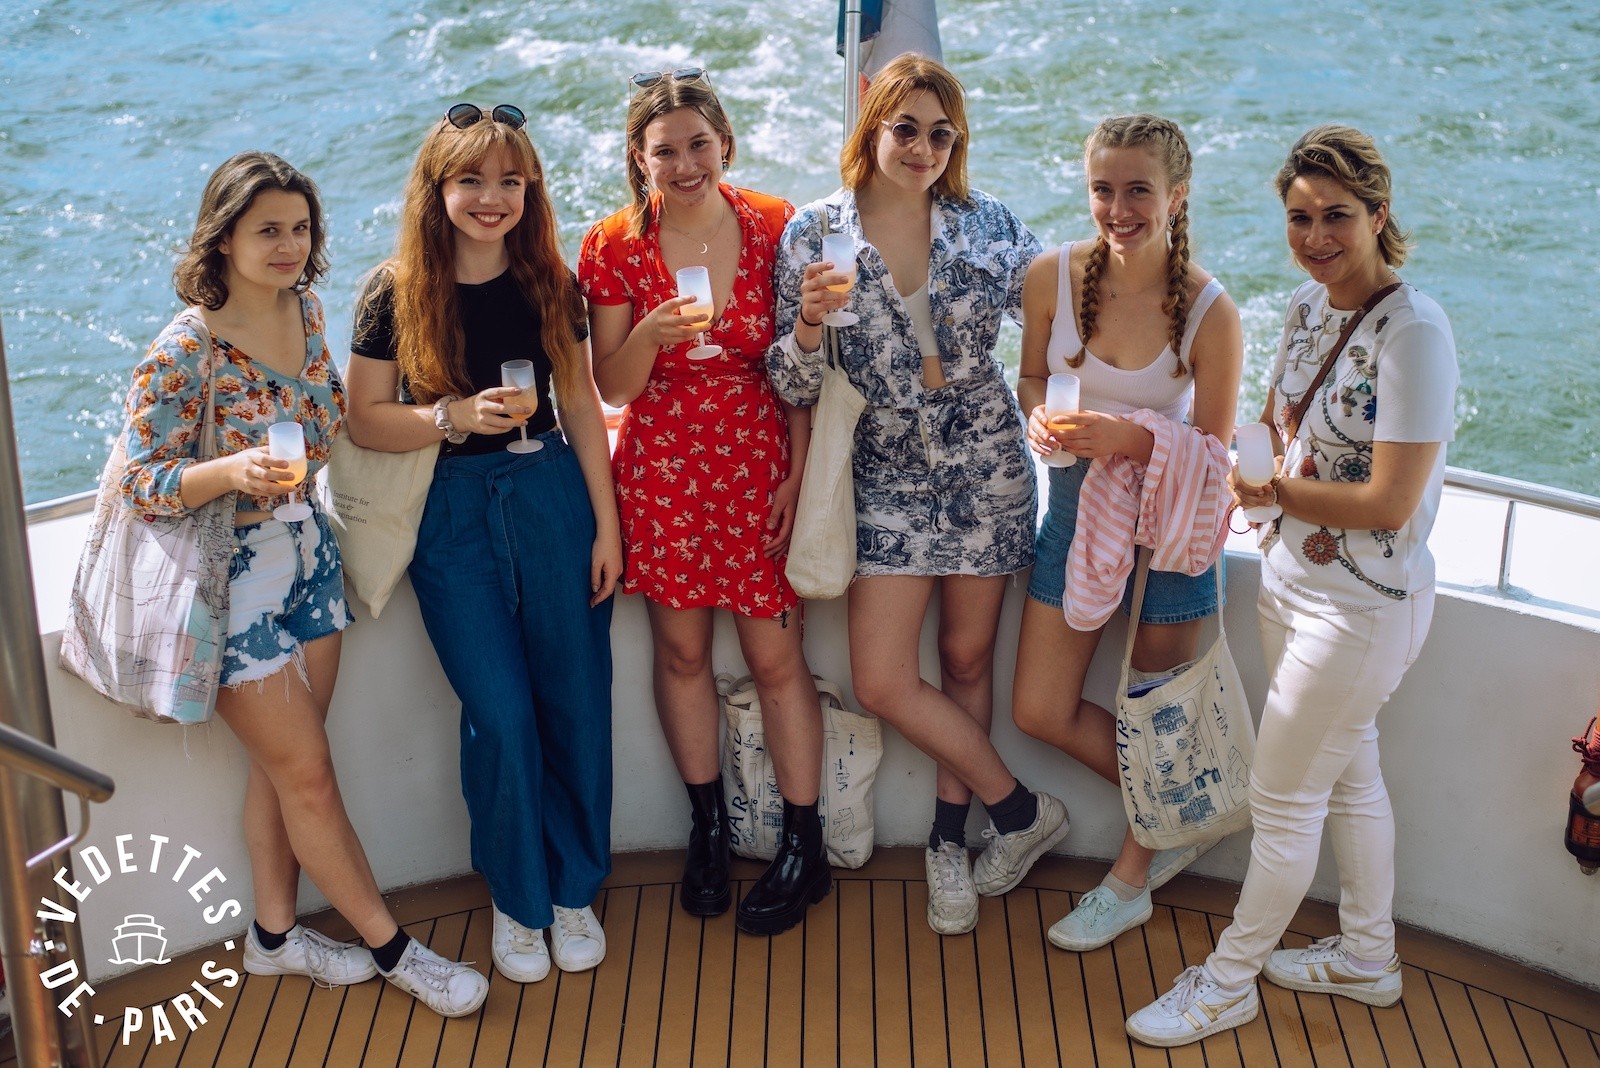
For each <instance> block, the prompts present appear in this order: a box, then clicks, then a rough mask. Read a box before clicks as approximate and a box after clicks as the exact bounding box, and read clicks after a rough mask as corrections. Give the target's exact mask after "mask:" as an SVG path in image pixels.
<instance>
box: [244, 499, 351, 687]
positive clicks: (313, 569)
mask: <svg viewBox="0 0 1600 1068" xmlns="http://www.w3.org/2000/svg"><path fill="white" fill-rule="evenodd" d="M353 619H354V617H353V616H351V614H350V609H349V607H348V606H347V605H346V603H345V599H344V569H343V568H342V567H340V565H339V543H338V542H337V541H335V540H334V536H333V530H332V529H331V528H330V527H329V526H328V520H327V517H326V516H324V515H323V514H322V513H321V512H320V511H318V512H316V513H314V514H313V516H312V518H311V519H308V520H305V521H304V522H300V523H282V522H279V521H278V520H276V519H268V520H264V521H263V522H260V523H253V524H251V525H250V526H247V527H238V528H236V529H235V530H234V532H233V562H232V565H231V566H230V568H229V571H228V644H227V646H226V647H225V648H224V650H223V654H222V685H224V686H239V685H241V684H243V683H247V682H259V681H261V680H262V679H265V678H268V677H270V676H272V675H274V674H276V673H277V672H278V671H280V670H282V668H283V666H284V665H285V664H289V663H293V664H295V665H296V667H297V669H298V670H299V671H300V672H301V674H302V676H303V675H304V672H305V658H304V655H303V654H302V652H301V648H302V647H303V646H304V645H305V644H306V643H307V642H312V641H315V640H316V639H318V638H322V637H326V636H327V635H329V634H337V633H338V632H339V631H341V630H344V628H346V627H348V626H349V625H350V623H351V621H352V620H353Z"/></svg>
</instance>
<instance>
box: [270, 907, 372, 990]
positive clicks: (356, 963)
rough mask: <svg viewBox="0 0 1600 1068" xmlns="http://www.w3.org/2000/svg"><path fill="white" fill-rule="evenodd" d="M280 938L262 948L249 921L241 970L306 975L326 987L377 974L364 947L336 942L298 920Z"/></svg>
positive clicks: (360, 979)
mask: <svg viewBox="0 0 1600 1068" xmlns="http://www.w3.org/2000/svg"><path fill="white" fill-rule="evenodd" d="M283 938H284V941H283V945H281V946H279V947H278V948H277V949H274V950H271V951H270V952H269V951H268V950H265V949H262V948H261V943H260V941H259V940H257V938H256V925H255V924H253V923H252V924H251V925H250V926H249V927H248V928H246V929H245V937H244V970H245V971H247V972H249V973H250V974H251V975H306V976H310V977H311V981H312V982H313V983H316V984H317V985H318V986H326V987H335V986H349V985H350V984H352V983H364V982H366V981H367V980H368V979H371V978H372V977H373V976H374V975H377V974H378V966H377V965H376V964H374V963H373V961H372V954H371V953H370V952H368V951H367V950H366V948H365V947H362V946H358V945H355V944H353V943H350V942H336V941H334V940H333V939H331V938H329V937H328V936H327V935H325V934H322V933H321V932H318V931H313V930H311V929H310V928H308V927H302V926H300V925H299V924H298V923H297V924H295V925H294V926H293V927H291V928H289V933H288V934H286V935H284V936H283Z"/></svg>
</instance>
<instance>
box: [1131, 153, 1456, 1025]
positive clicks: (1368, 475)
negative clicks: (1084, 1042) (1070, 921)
mask: <svg viewBox="0 0 1600 1068" xmlns="http://www.w3.org/2000/svg"><path fill="white" fill-rule="evenodd" d="M1276 187H1277V190H1278V194H1279V196H1280V197H1281V198H1282V200H1283V204H1284V208H1285V209H1286V213H1287V222H1288V240H1289V249H1290V252H1291V253H1292V254H1293V255H1294V258H1295V261H1296V262H1297V263H1298V264H1299V265H1300V266H1301V267H1302V268H1303V269H1304V270H1305V271H1306V272H1307V273H1308V274H1309V275H1310V276H1311V281H1309V282H1307V283H1305V284H1304V285H1302V286H1301V287H1300V288H1299V289H1298V290H1296V292H1295V294H1294V297H1293V298H1292V299H1291V301H1290V304H1289V313H1288V316H1287V318H1286V321H1285V323H1284V330H1283V339H1282V342H1281V344H1280V345H1279V349H1278V356H1277V360H1276V362H1275V363H1274V365H1273V371H1272V389H1271V391H1270V392H1269V393H1268V395H1267V404H1266V407H1265V409H1264V410H1263V412H1262V415H1261V421H1262V422H1264V423H1268V424H1270V425H1271V426H1272V427H1273V428H1274V429H1275V430H1276V431H1277V432H1278V435H1279V441H1280V442H1281V443H1282V446H1283V455H1282V456H1281V458H1280V467H1279V473H1278V475H1277V476H1276V477H1275V478H1273V479H1272V481H1271V483H1270V484H1268V485H1265V486H1250V485H1247V484H1245V483H1243V482H1241V481H1240V479H1239V472H1238V469H1237V468H1236V469H1235V470H1234V472H1233V475H1232V477H1231V482H1232V484H1233V487H1234V496H1235V497H1236V498H1237V499H1238V501H1239V503H1240V504H1241V505H1243V506H1246V507H1255V506H1260V505H1267V504H1271V503H1273V502H1274V501H1275V502H1276V503H1277V504H1278V505H1279V506H1280V507H1281V508H1282V509H1283V515H1282V517H1281V518H1279V519H1277V520H1274V521H1273V522H1272V523H1271V524H1269V525H1268V526H1267V527H1266V528H1265V529H1264V530H1263V535H1264V536H1263V538H1262V542H1261V553H1262V566H1261V594H1260V603H1259V608H1260V613H1261V639H1262V646H1263V651H1264V653H1265V658H1266V663H1267V665H1268V667H1269V670H1270V678H1271V685H1270V689H1269V691H1268V694H1267V701H1266V707H1265V709H1264V711H1263V712H1262V717H1261V729H1260V733H1259V737H1258V740H1257V744H1256V759H1255V765H1254V766H1253V767H1252V769H1251V776H1250V810H1251V815H1252V817H1253V818H1254V821H1255V840H1254V843H1253V845H1252V848H1251V858H1250V869H1249V871H1248V873H1247V874H1246V876H1245V881H1244V887H1243V889H1242V890H1241V892H1240V895H1239V904H1238V906H1237V907H1236V908H1235V910H1234V916H1233V923H1232V924H1231V925H1230V926H1229V927H1228V929H1227V930H1225V931H1224V932H1223V933H1222V937H1221V938H1220V939H1219V940H1218V942H1217V948H1216V950H1215V951H1214V952H1213V953H1212V954H1211V956H1210V957H1209V958H1207V960H1206V962H1205V963H1204V964H1202V965H1196V966H1194V967H1191V968H1189V969H1188V970H1187V971H1185V972H1184V973H1183V974H1182V975H1180V976H1179V977H1178V979H1177V982H1176V985H1175V986H1174V987H1173V989H1172V990H1170V991H1169V992H1167V993H1166V994H1164V995H1163V996H1162V997H1161V998H1159V999H1158V1000H1157V1001H1155V1002H1154V1003H1153V1004H1151V1005H1148V1006H1146V1007H1145V1008H1143V1009H1140V1010H1139V1011H1138V1012H1136V1013H1134V1014H1133V1015H1132V1016H1130V1017H1129V1018H1128V1025H1127V1026H1128V1033H1129V1034H1130V1035H1132V1036H1133V1037H1134V1038H1136V1039H1138V1040H1139V1041H1140V1042H1144V1043H1147V1044H1150V1045H1157V1046H1177V1045H1183V1044H1185V1043H1188V1042H1193V1041H1195V1040H1196V1039H1201V1038H1204V1037H1206V1036H1207V1035H1210V1034H1215V1033H1216V1032H1218V1031H1224V1030H1227V1029H1229V1028H1233V1027H1238V1026H1239V1025H1241V1024H1244V1023H1247V1022H1249V1021H1250V1020H1252V1019H1254V1018H1255V1016H1256V1013H1257V1011H1258V1010H1259V1007H1260V999H1259V995H1258V994H1257V991H1256V987H1255V977H1256V975H1257V973H1258V972H1261V971H1263V970H1264V971H1265V973H1266V976H1267V978H1268V979H1269V980H1270V981H1272V982H1274V983H1276V984H1278V985H1279V986H1283V987H1288V988H1289V989H1292V990H1304V991H1310V992H1321V993H1329V994H1339V995H1342V996H1344V997H1349V998H1354V999H1355V1000H1357V1001H1360V1002H1364V1003H1366V1004H1369V1005H1392V1004H1394V1002H1396V1001H1398V1000H1399V998H1400V959H1399V957H1397V956H1396V955H1395V943H1394V920H1393V914H1392V904H1393V897H1394V814H1393V811H1392V810H1391V809H1390V807H1389V795H1388V792H1387V790H1386V789H1385V788H1384V783H1383V775H1382V772H1381V771H1380V770H1379V766H1378V728H1377V717H1378V712H1379V710H1380V709H1382V708H1383V705H1384V703H1385V702H1386V701H1387V700H1388V699H1389V695H1390V694H1392V693H1393V692H1394V689H1395V687H1396V686H1398V685H1399V683H1400V680H1401V678H1402V676H1404V674H1405V671H1406V668H1408V667H1409V666H1410V665H1411V663H1412V661H1414V660H1415V659H1416V658H1417V655H1418V653H1419V652H1420V651H1421V648H1422V641H1423V638H1424V637H1425V636H1426V635H1427V632H1428V624H1429V621H1430V620H1431V619H1432V616H1433V597H1434V578H1433V558H1432V556H1431V555H1430V554H1429V553H1428V547H1427V541H1428V532H1429V530H1430V529H1431V528H1432V526H1433V519H1434V515H1435V514H1436V513H1437V511H1438V507H1439V497H1440V494H1441V491H1442V489H1443V485H1444V463H1445V443H1446V442H1448V441H1450V440H1451V439H1452V438H1453V437H1454V436H1455V433H1454V414H1455V391H1456V384H1457V370H1456V353H1455V342H1454V339H1453V338H1452V336H1451V332H1450V322H1449V320H1448V319H1447V318H1446V317H1445V314H1444V312H1443V311H1441V310H1440V308H1439V306H1438V305H1437V304H1436V303H1434V302H1433V301H1432V300H1430V299H1429V298H1427V297H1426V296H1423V295H1422V294H1421V293H1419V292H1417V290H1416V289H1414V288H1412V287H1410V286H1407V285H1396V283H1398V282H1399V278H1398V277H1397V276H1396V274H1395V268H1397V267H1399V266H1400V265H1401V263H1402V262H1404V260H1405V255H1406V250H1407V244H1406V236H1407V235H1406V234H1405V233H1404V232H1403V231H1401V229H1400V227H1399V224H1398V223H1397V222H1396V220H1395V218H1394V213H1393V211H1392V209H1391V204H1390V176H1389V169H1388V166H1387V165H1386V164H1385V163H1384V161H1383V157H1382V156H1381V155H1380V154H1379V152H1378V150H1377V147H1376V146H1375V145H1374V144H1373V142H1372V139H1371V138H1370V137H1368V136H1367V135H1365V134H1363V133H1361V132H1360V131H1359V130H1354V129H1351V128H1349V127H1346V126H1319V127H1317V128H1316V129H1314V130H1311V131H1310V132H1308V133H1307V134H1305V135H1304V136H1303V137H1301V138H1300V140H1299V141H1297V142H1296V143H1295V146H1294V148H1293V149H1292V150H1291V151H1290V153H1289V158H1288V160H1287V161H1286V162H1285V163H1284V165H1283V167H1282V169H1281V170H1280V171H1279V172H1278V176H1277V181H1276ZM1363 309H1364V310H1365V314H1364V315H1361V313H1362V311H1363ZM1358 315H1361V317H1360V318H1359V320H1358V322H1357V324H1356V325H1355V326H1354V327H1353V328H1352V329H1350V330H1349V331H1348V333H1349V337H1348V340H1347V341H1346V343H1345V344H1344V346H1343V348H1342V349H1339V350H1338V355H1337V359H1336V360H1335V361H1334V362H1333V365H1332V368H1331V370H1330V372H1329V373H1328V374H1327V376H1326V378H1324V379H1322V380H1321V381H1320V382H1318V381H1317V379H1318V372H1319V370H1320V369H1321V366H1322V364H1323V362H1324V360H1325V359H1326V358H1327V356H1328V355H1329V353H1330V352H1332V351H1334V350H1335V349H1336V348H1337V345H1338V337H1339V335H1340V334H1341V332H1344V331H1345V329H1346V326H1347V324H1349V323H1350V321H1351V320H1352V319H1353V318H1355V317H1356V316H1358ZM1308 393H1309V394H1310V399H1309V404H1307V405H1304V406H1303V408H1302V410H1303V411H1304V415H1303V417H1301V418H1298V419H1296V414H1297V413H1296V406H1297V405H1300V403H1301V401H1302V400H1303V398H1305V397H1306V395H1307V394H1308ZM1324 822H1326V823H1327V825H1328V828H1329V832H1330V836H1331V838H1332V842H1333V852H1334V858H1335V860H1336V861H1337V862H1338V867H1339V928H1340V931H1339V933H1338V934H1336V935H1333V936H1332V937H1329V938H1326V939H1323V940H1321V941H1318V942H1314V943H1312V945H1311V946H1310V947H1308V948H1305V949H1286V950H1278V951H1276V952H1274V950H1273V947H1274V946H1276V945H1277V944H1278V939H1279V938H1280V937H1281V936H1282V935H1283V932H1284V930H1285V929H1286V928H1287V927H1288V924H1289V920H1290V918H1291V917H1292V916H1293V915H1294V912H1295V909H1296V908H1298V907H1299V904H1300V901H1301V899H1302V898H1303V897H1304V896H1305V892H1306V890H1307V888H1309V887H1310V885H1311V879H1312V876H1313V875H1314V874H1315V872H1316V867H1317V853H1318V848H1319V845H1320V842H1321V839H1322V827H1323V824H1324Z"/></svg>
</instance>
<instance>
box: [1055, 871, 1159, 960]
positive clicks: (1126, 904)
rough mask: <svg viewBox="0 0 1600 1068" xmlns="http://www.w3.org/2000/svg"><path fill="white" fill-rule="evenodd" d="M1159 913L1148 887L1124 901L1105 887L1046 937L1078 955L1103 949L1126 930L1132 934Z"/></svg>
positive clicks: (1085, 898) (1087, 897) (1085, 899)
mask: <svg viewBox="0 0 1600 1068" xmlns="http://www.w3.org/2000/svg"><path fill="white" fill-rule="evenodd" d="M1154 911H1155V908H1154V906H1152V905H1151V903H1150V890H1149V888H1148V887H1146V888H1145V889H1143V890H1141V891H1140V893H1139V896H1138V897H1136V898H1134V899H1133V900H1132V901H1124V900H1122V899H1121V898H1120V897H1118V896H1117V895H1116V893H1115V892H1113V891H1112V889H1111V888H1110V887H1109V886H1106V885H1104V884H1101V885H1100V886H1097V887H1095V888H1094V889H1093V890H1090V891H1089V892H1088V893H1087V894H1084V895H1083V897H1081V898H1080V899H1079V900H1078V907H1077V908H1075V909H1073V910H1072V911H1071V912H1069V913H1067V914H1066V915H1065V916H1063V917H1061V918H1060V919H1059V920H1057V921H1056V922H1055V923H1054V924H1053V925H1052V926H1051V928H1050V932H1049V934H1048V935H1046V937H1047V938H1049V939H1050V944H1051V945H1053V946H1058V947H1059V948H1061V949H1067V950H1071V951H1072V952H1074V953H1087V952H1089V951H1090V950H1091V949H1099V948H1100V947H1101V946H1103V945H1105V944H1106V943H1107V942H1110V941H1111V940H1112V939H1114V938H1116V937H1117V936H1118V935H1120V934H1122V933H1123V932H1124V931H1131V930H1133V929H1134V928H1135V927H1138V926H1139V925H1140V924H1142V923H1144V922H1145V921H1146V920H1148V919H1149V918H1150V916H1151V914H1152V913H1153V912H1154Z"/></svg>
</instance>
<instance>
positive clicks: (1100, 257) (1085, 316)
mask: <svg viewBox="0 0 1600 1068" xmlns="http://www.w3.org/2000/svg"><path fill="white" fill-rule="evenodd" d="M1107 251H1108V249H1107V246H1106V239H1105V238H1103V237H1096V238H1095V239H1094V248H1092V249H1090V250H1089V258H1088V260H1086V261H1085V262H1084V265H1083V286H1082V288H1081V289H1080V291H1079V295H1078V351H1077V353H1076V354H1075V355H1073V356H1070V357H1068V358H1067V366H1068V367H1081V366H1083V358H1084V357H1085V356H1086V355H1088V353H1089V338H1091V337H1093V336H1094V321H1095V317H1096V316H1098V315H1099V314H1100V272H1101V271H1103V270H1105V266H1106V252H1107ZM1071 269H1072V264H1071V263H1070V262H1069V263H1066V264H1063V265H1062V270H1065V271H1070V270H1071ZM1057 314H1059V312H1058V313H1057Z"/></svg>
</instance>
